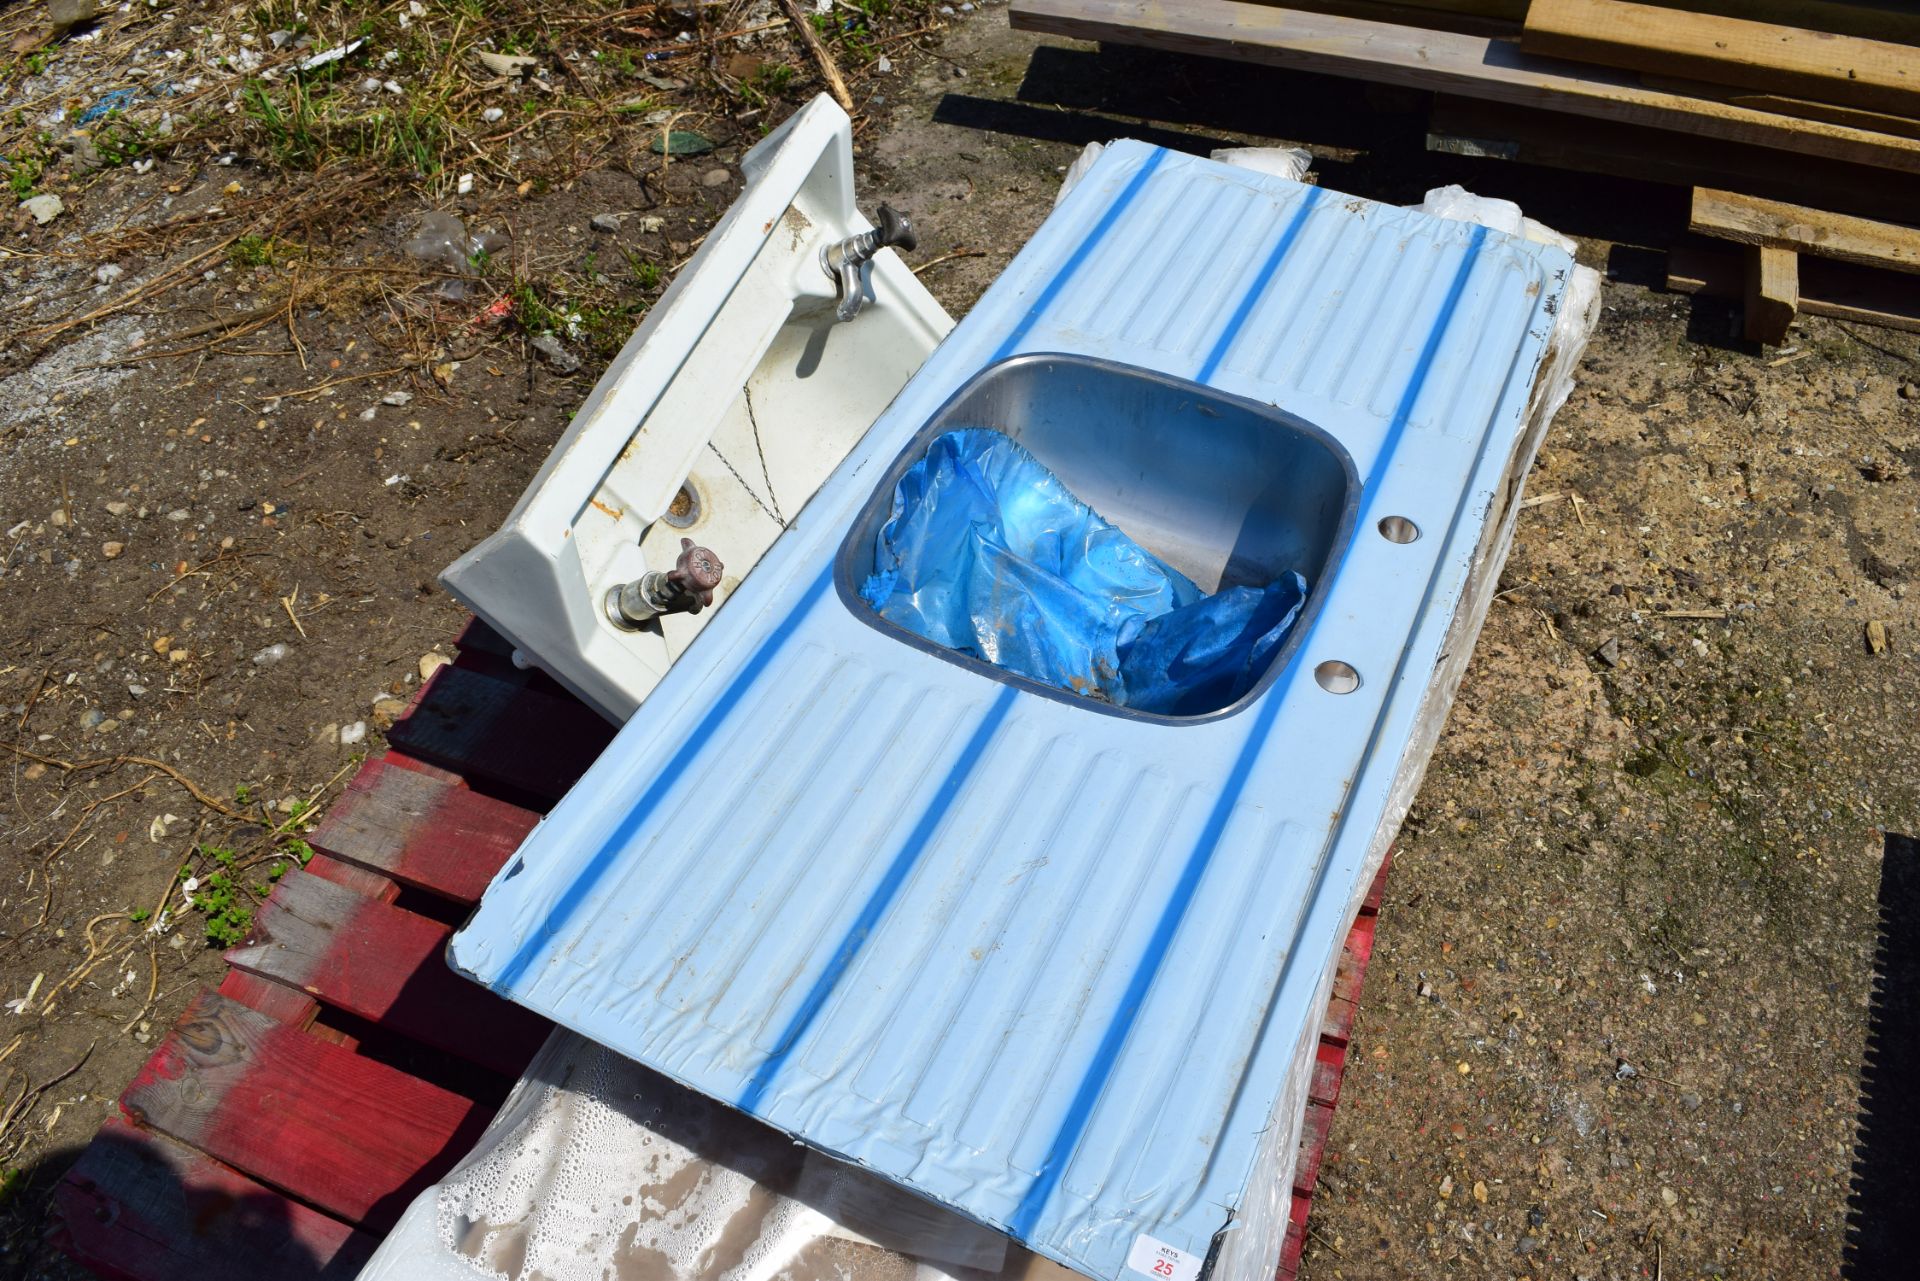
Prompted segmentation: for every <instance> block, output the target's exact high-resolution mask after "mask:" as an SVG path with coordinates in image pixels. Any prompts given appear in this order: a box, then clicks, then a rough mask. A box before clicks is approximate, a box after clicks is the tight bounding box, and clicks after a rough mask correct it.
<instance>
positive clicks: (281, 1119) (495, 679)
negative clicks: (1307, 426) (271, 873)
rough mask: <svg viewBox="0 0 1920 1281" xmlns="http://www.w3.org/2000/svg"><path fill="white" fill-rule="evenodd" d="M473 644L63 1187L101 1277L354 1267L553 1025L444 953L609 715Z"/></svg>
mask: <svg viewBox="0 0 1920 1281" xmlns="http://www.w3.org/2000/svg"><path fill="white" fill-rule="evenodd" d="M461 644H462V652H461V656H460V658H459V660H458V661H457V662H455V663H454V664H453V665H451V666H449V667H444V668H442V669H440V671H439V672H437V673H435V675H434V677H433V679H432V680H431V681H429V682H428V683H427V685H426V686H425V687H424V688H423V689H422V690H421V691H420V694H419V695H418V696H417V698H416V699H415V702H414V705H413V707H412V708H411V709H410V711H409V713H408V715H407V716H406V717H405V719H403V720H402V721H400V722H399V723H398V724H396V725H395V726H394V728H393V731H392V732H391V734H390V735H389V742H390V744H391V748H390V750H389V751H387V752H386V753H384V754H383V755H380V756H378V757H375V758H374V759H372V760H369V761H368V762H367V763H366V764H365V765H364V766H362V768H361V769H360V771H359V773H358V774H357V775H356V776H355V777H354V779H353V780H352V782H351V783H350V784H349V785H348V786H347V789H346V792H345V794H344V795H343V796H341V797H340V798H339V799H338V800H337V801H336V802H335V803H334V805H333V806H332V807H331V808H330V809H329V811H328V813H327V815H326V817H325V818H324V820H323V821H322V822H321V824H320V826H319V827H318V828H317V829H316V830H315V832H314V833H313V834H312V837H311V841H312V844H313V846H314V848H315V850H316V854H315V857H314V859H313V861H312V862H311V863H310V864H309V865H308V866H307V867H306V869H305V870H303V871H300V872H296V873H293V874H290V875H288V876H287V877H285V878H284V879H283V880H282V881H281V882H280V884H279V885H278V886H276V887H275V889H274V892H273V894H272V896H271V897H270V898H269V899H268V900H267V902H266V904H265V905H264V906H263V907H262V909H261V910H260V912H259V914H258V917H257V919H256V921H255V925H254V928H253V930H252V931H251V933H250V934H249V936H248V938H247V939H246V940H245V941H244V942H242V943H241V944H240V945H239V946H237V947H235V948H233V949H232V950H231V951H229V952H228V953H227V961H228V963H229V966H230V968H229V971H228V973H227V975H226V977H225V979H224V980H223V981H222V982H221V983H220V985H219V986H218V987H217V988H214V989H209V990H207V991H203V992H201V993H200V995H199V996H198V997H196V998H195V999H194V1001H193V1002H192V1003H191V1004H190V1005H189V1006H188V1008H187V1011H186V1013H185V1014H183V1015H182V1016H181V1017H180V1020H179V1021H178V1022H177V1023H176V1024H175V1025H174V1026H173V1029H172V1030H171V1031H170V1032H169V1033H168V1035H167V1037H166V1038H165V1039H164V1040H163V1041H162V1042H161V1044H160V1046H159V1048H158V1049H156V1050H155V1051H154V1054H153V1056H152V1058H150V1059H149V1060H148V1061H147V1063H146V1065H145V1067H143V1068H142V1069H141V1071H140V1072H139V1074H138V1075H137V1076H136V1077H135V1078H134V1080H133V1082H132V1083H131V1084H130V1085H128V1086H127V1089H126V1091H125V1092H124V1093H123V1094H122V1095H121V1096H120V1115H118V1116H116V1117H114V1118H112V1119H110V1120H109V1121H108V1122H107V1124H105V1125H104V1126H102V1127H101V1129H100V1132H99V1133H98V1135H96V1136H95V1138H94V1140H93V1142H92V1144H91V1145H90V1146H89V1147H88V1148H87V1150H86V1152H85V1153H84V1154H83V1155H82V1156H81V1157H80V1159H79V1161H78V1162H77V1163H76V1164H75V1165H74V1166H73V1168H72V1169H71V1170H70V1171H68V1173H67V1174H66V1176H65V1177H64V1178H63V1179H62V1181H61V1182H60V1184H59V1185H58V1186H57V1187H56V1189H55V1192H54V1208H55V1217H56V1220H57V1227H56V1239H57V1240H58V1243H59V1244H60V1245H61V1247H62V1248H63V1249H64V1250H65V1251H66V1252H67V1253H68V1254H70V1255H71V1256H72V1257H73V1258H75V1259H76V1260H78V1261H79V1262H80V1263H82V1264H84V1265H85V1266H87V1267H89V1268H91V1269H92V1270H93V1271H94V1272H95V1273H96V1274H98V1275H99V1276H102V1277H108V1278H116V1279H119V1281H310V1279H313V1278H326V1279H328V1281H334V1279H341V1281H344V1279H346V1278H351V1277H353V1276H354V1275H355V1274H356V1273H357V1272H358V1271H359V1269H360V1267H361V1266H362V1264H364V1263H365V1262H366V1260H367V1258H368V1257H369V1256H370V1255H371V1254H372V1252H373V1250H374V1248H375V1247H376V1246H377V1245H378V1243H379V1241H380V1239H381V1236H382V1235H383V1234H384V1233H385V1232H386V1231H387V1230H388V1229H389V1228H390V1227H391V1226H392V1225H393V1223H394V1222H395V1221H396V1220H397V1219H398V1218H399V1216H400V1214H401V1212H402V1211H403V1210H404V1209H405V1208H406V1206H407V1205H408V1203H409V1202H411V1201H412V1199H413V1198H414V1197H415V1196H416V1195H417V1194H418V1193H419V1192H420V1191H421V1190H422V1189H423V1188H426V1187H428V1186H430V1185H431V1184H433V1183H434V1182H436V1181H438V1180H439V1179H440V1178H441V1177H442V1176H443V1175H444V1174H445V1173H446V1172H447V1170H448V1169H449V1168H450V1167H451V1166H452V1165H453V1164H454V1163H455V1162H457V1161H458V1160H459V1159H460V1158H461V1157H463V1156H464V1155H465V1154H466V1153H467V1152H468V1151H469V1150H470V1149H471V1148H472V1146H473V1144H474V1142H475V1141H476V1139H477V1138H478V1137H479V1135H480V1132H481V1131H482V1130H483V1129H484V1128H485V1126H486V1124H487V1122H488V1121H489V1120H490V1119H491V1118H492V1116H493V1114H494V1112H495V1111H496V1109H497V1108H498V1106H499V1105H500V1103H501V1102H502V1101H503V1100H504V1099H505V1097H506V1094H507V1091H508V1089H509V1088H510V1087H511V1085H512V1082H513V1081H514V1080H515V1079H516V1078H517V1077H518V1076H519V1075H520V1073H521V1071H522V1070H523V1069H524V1068H525V1066H526V1064H527V1063H528V1061H529V1060H530V1059H531V1058H532V1055H533V1053H534V1051H535V1050H536V1049H537V1048H538V1047H539V1045H540V1043H541V1041H542V1040H543V1039H544V1037H545V1035H546V1033H547V1032H548V1030H549V1025H548V1024H547V1023H546V1022H545V1021H544V1020H541V1019H539V1018H536V1017H534V1016H533V1015H531V1014H529V1013H528V1012H527V1011H525V1010H522V1009H520V1008H518V1007H516V1006H512V1005H509V1004H507V1003H505V1002H503V1001H501V1000H499V999H498V998H496V997H494V996H493V995H491V994H490V993H488V992H486V991H485V990H483V989H481V988H479V987H477V986H475V985H473V984H470V983H468V982H466V981H465V980H463V979H460V978H459V977H457V976H456V975H455V974H454V973H453V972H452V971H451V970H449V969H448V968H447V967H446V964H445V962H444V961H443V959H442V952H443V950H444V947H445V944H446V941H447V938H448V936H449V935H450V934H451V932H452V929H453V927H454V923H455V922H457V921H459V920H461V919H464V917H465V915H466V913H467V912H468V911H470V910H471V908H472V907H473V905H474V904H475V903H477V902H478V901H479V897H480V894H481V892H482V891H483V890H484V889H485V888H486V885H487V883H488V881H489V880H490V879H491V878H492V876H493V874H494V872H495V871H497V870H498V869H499V868H500V867H501V866H502V865H503V864H504V863H505V862H506V860H507V859H508V858H509V857H510V856H511V855H512V854H513V852H514V851H515V849H516V848H518V846H519V844H520V841H521V839H522V838H523V837H525V836H526V834H527V833H528V832H529V831H530V830H531V829H532V827H533V825H534V824H535V823H536V822H537V821H538V820H539V818H540V815H541V813H543V812H544V811H545V810H546V808H547V807H548V806H550V805H551V804H552V803H553V802H554V801H555V800H557V799H558V798H559V797H560V796H561V795H562V794H564V792H565V791H566V789H567V788H568V787H570V786H571V785H572V783H573V782H574V780H575V779H576V778H578V777H579V775H580V774H581V773H582V772H583V771H584V770H585V768H586V767H587V765H589V764H590V763H591V762H592V761H593V759H594V758H595V757H596V756H598V755H599V753H600V751H601V749H602V748H604V747H605V745H606V743H607V741H608V740H609V739H610V737H611V736H612V732H613V731H612V730H611V729H610V728H609V727H608V726H607V725H606V724H605V723H604V722H602V721H601V720H600V719H599V717H598V716H596V715H595V714H594V713H593V712H591V711H590V710H589V709H588V708H587V707H586V706H585V705H584V704H581V703H579V702H577V701H576V700H574V699H572V698H571V697H569V696H568V695H566V694H565V693H564V692H562V691H561V690H559V689H558V687H556V686H554V685H553V684H552V683H551V682H549V681H547V680H546V679H545V678H544V677H540V676H534V675H529V674H528V673H526V672H523V671H519V670H517V669H516V668H514V667H513V665H512V664H511V663H509V662H508V661H507V660H506V657H505V651H504V647H503V646H502V645H501V643H500V641H499V638H498V637H497V636H494V635H493V634H492V633H491V632H489V631H487V630H486V629H484V628H483V627H481V626H480V625H479V624H477V623H476V624H474V625H473V626H472V627H470V628H469V630H468V632H467V634H466V635H465V636H463V637H462V640H461ZM1385 875H1386V871H1385V869H1384V868H1382V870H1381V874H1380V877H1379V878H1378V879H1376V881H1375V883H1374V885H1373V888H1372V891H1371V892H1370V893H1369V895H1368V897H1367V900H1366V903H1365V904H1364V905H1363V906H1362V907H1361V909H1360V913H1359V916H1358V919H1357V920H1356V922H1355V924H1354V927H1353V930H1352V932H1351V934H1350V935H1349V937H1348V939H1347V943H1346V949H1345V952H1344V953H1343V955H1342V959H1341V963H1340V968H1339V972H1338V974H1337V975H1336V978H1335V981H1334V986H1333V998H1332V1000H1331V1002H1330V1004H1329V1009H1328V1014H1327V1020H1326V1025H1325V1028H1324V1030H1323V1032H1322V1036H1321V1042H1320V1050H1319V1059H1318V1062H1317V1065H1316V1069H1315V1072H1314V1077H1313V1083H1312V1088H1311V1090H1310V1098H1309V1103H1308V1107H1307V1116H1306V1123H1305V1128H1304V1131H1303V1138H1302V1145H1301V1158H1300V1165H1299V1169H1298V1172H1297V1174H1296V1176H1295V1179H1294V1187H1293V1221H1292V1227H1291V1230H1290V1231H1289V1234H1288V1237H1287V1242H1286V1253H1285V1256H1284V1262H1283V1265H1282V1268H1281V1276H1282V1277H1283V1278H1291V1277H1292V1276H1293V1275H1294V1272H1295V1271H1296V1270H1297V1268H1298V1265H1299V1259H1300V1248H1301V1246H1302V1244H1303V1243H1304V1241H1305V1225H1306V1219H1307V1212H1308V1208H1309V1205H1310V1202H1311V1198H1312V1194H1313V1187H1314V1183H1315V1180H1316V1178H1317V1176H1318V1171H1319V1168H1320V1161H1321V1158H1322V1156H1323V1154H1324V1148H1325V1144H1326V1135H1327V1129H1328V1127H1329V1125H1330V1124H1331V1122H1332V1119H1333V1108H1334V1105H1335V1103H1336V1102H1337V1101H1338V1098H1339V1087H1340V1077H1341V1072H1342V1069H1343V1067H1344V1063H1345V1055H1346V1046H1347V1040H1348V1037H1349V1036H1350V1034H1351V1031H1352V1026H1353V1013H1354V1008H1355V1005H1356V1003H1357V1001H1358V999H1359V989H1360V982H1361V978H1362V977H1363V975H1364V973H1365V970H1366V964H1367V959H1368V957H1369V956H1370V955H1371V953H1372V948H1373V930H1374V919H1375V914H1376V913H1377V911H1378V907H1379V899H1380V893H1381V888H1382V885H1383V883H1384V879H1385Z"/></svg>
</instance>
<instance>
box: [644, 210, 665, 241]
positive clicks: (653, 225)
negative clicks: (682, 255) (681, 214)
mask: <svg viewBox="0 0 1920 1281" xmlns="http://www.w3.org/2000/svg"><path fill="white" fill-rule="evenodd" d="M666 228H667V220H666V219H665V218H662V217H661V216H660V215H659V214H648V215H647V216H646V217H644V218H642V219H641V220H640V234H641V235H643V236H652V235H656V234H658V233H659V232H662V231H665V230H666Z"/></svg>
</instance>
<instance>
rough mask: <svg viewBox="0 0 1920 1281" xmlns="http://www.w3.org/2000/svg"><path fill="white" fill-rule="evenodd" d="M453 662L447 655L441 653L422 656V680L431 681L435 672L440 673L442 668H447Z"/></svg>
mask: <svg viewBox="0 0 1920 1281" xmlns="http://www.w3.org/2000/svg"><path fill="white" fill-rule="evenodd" d="M452 661H453V660H452V659H451V658H448V657H447V656H446V655H445V654H440V653H433V654H422V655H421V656H420V679H421V680H423V681H424V680H428V679H431V678H432V676H433V674H434V673H435V672H437V671H439V670H440V669H441V668H443V667H445V666H446V665H447V664H449V663H451V662H452Z"/></svg>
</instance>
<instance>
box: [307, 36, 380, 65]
mask: <svg viewBox="0 0 1920 1281" xmlns="http://www.w3.org/2000/svg"><path fill="white" fill-rule="evenodd" d="M364 44H366V40H365V39H364V38H362V39H357V40H349V41H347V42H346V43H345V44H337V45H335V46H334V47H333V48H331V49H326V50H322V51H321V52H319V53H316V54H314V55H313V56H312V57H308V58H302V59H301V60H300V61H299V63H298V64H296V65H297V66H298V67H299V69H300V70H302V71H314V70H317V69H318V68H320V67H324V66H328V65H329V64H331V63H335V62H338V61H340V60H341V59H342V58H344V57H346V56H347V55H348V54H350V53H353V52H355V51H356V50H358V49H359V48H360V47H361V46H362V45H364Z"/></svg>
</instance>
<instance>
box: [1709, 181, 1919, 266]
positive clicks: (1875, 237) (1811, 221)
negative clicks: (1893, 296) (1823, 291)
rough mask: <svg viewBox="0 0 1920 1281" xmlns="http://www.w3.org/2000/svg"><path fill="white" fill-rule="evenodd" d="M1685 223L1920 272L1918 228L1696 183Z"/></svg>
mask: <svg viewBox="0 0 1920 1281" xmlns="http://www.w3.org/2000/svg"><path fill="white" fill-rule="evenodd" d="M1688 227H1689V228H1690V229H1691V230H1693V231H1697V232H1699V233H1701V234H1702V235H1707V236H1712V237H1714V238H1715V239H1717V240H1731V241H1735V242H1736V243H1738V244H1743V245H1766V246H1770V247H1772V248H1775V249H1796V250H1798V251H1800V252H1801V253H1808V254H1815V255H1817V256H1819V257H1822V258H1835V259H1838V260H1839V261H1841V262H1852V263H1859V264H1860V265H1861V266H1865V267H1885V268H1888V269H1889V270H1892V271H1920V230H1916V229H1915V228H1913V227H1902V226H1900V225H1898V224H1897V223H1891V222H1876V221H1874V220H1873V219H1871V218H1855V217H1853V216H1852V215H1850V214H1837V213H1827V212H1826V211H1824V210H1820V209H1809V208H1807V207H1806V206H1805V205H1790V204H1786V203H1784V202H1783V201H1779V200H1762V199H1760V198H1759V197H1757V196H1743V195H1740V194H1739V193H1738V192H1733V191H1715V190H1713V189H1712V188H1710V187H1696V188H1694V191H1693V216H1692V218H1691V219H1690V220H1689V222H1688Z"/></svg>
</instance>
